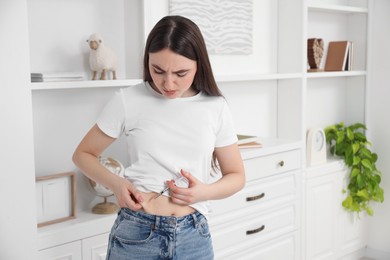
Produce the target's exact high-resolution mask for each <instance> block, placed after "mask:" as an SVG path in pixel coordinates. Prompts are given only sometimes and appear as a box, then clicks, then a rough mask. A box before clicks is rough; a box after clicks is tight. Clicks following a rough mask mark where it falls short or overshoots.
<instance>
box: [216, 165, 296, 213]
mask: <svg viewBox="0 0 390 260" xmlns="http://www.w3.org/2000/svg"><path fill="white" fill-rule="evenodd" d="M297 178H298V173H297V172H289V173H286V174H283V175H277V176H274V177H269V178H265V179H260V180H256V181H252V182H249V183H248V184H247V186H246V187H245V188H244V189H243V190H241V191H240V192H238V193H236V194H234V195H233V196H231V197H229V198H226V199H223V200H216V201H212V202H211V208H212V212H213V218H214V217H218V215H220V214H223V213H226V212H233V211H237V210H239V209H241V208H244V207H248V206H256V205H258V206H259V207H261V206H263V205H275V203H280V202H285V201H291V200H294V199H295V198H296V196H295V194H296V190H297Z"/></svg>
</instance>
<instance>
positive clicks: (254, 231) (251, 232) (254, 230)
mask: <svg viewBox="0 0 390 260" xmlns="http://www.w3.org/2000/svg"><path fill="white" fill-rule="evenodd" d="M264 229H265V226H264V225H262V226H261V227H259V228H256V229H252V230H247V231H246V234H247V235H252V234H256V233H259V232H261V231H263V230H264Z"/></svg>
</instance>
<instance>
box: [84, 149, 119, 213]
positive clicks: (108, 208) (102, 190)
mask: <svg viewBox="0 0 390 260" xmlns="http://www.w3.org/2000/svg"><path fill="white" fill-rule="evenodd" d="M99 162H100V164H102V165H103V166H104V167H106V168H107V169H108V170H109V171H110V172H112V173H113V174H116V175H118V176H121V177H123V176H124V173H125V167H124V166H123V165H122V163H121V162H120V161H118V160H116V159H114V158H111V157H103V156H100V157H99ZM88 182H89V184H90V186H91V188H92V190H93V191H94V192H95V194H96V195H97V196H99V197H103V199H104V201H103V202H101V203H98V204H96V205H95V206H94V207H93V208H92V212H93V213H96V214H111V213H115V212H117V211H118V209H119V207H118V205H116V204H115V203H113V202H108V201H107V198H108V197H110V196H112V195H114V193H113V192H112V191H111V190H110V189H109V188H107V187H105V186H103V185H102V184H100V183H97V182H95V181H93V180H91V179H88Z"/></svg>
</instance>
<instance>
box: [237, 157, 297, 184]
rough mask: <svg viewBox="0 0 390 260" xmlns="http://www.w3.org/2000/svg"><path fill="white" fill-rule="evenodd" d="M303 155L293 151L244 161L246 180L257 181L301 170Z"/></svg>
mask: <svg viewBox="0 0 390 260" xmlns="http://www.w3.org/2000/svg"><path fill="white" fill-rule="evenodd" d="M300 163H301V153H300V151H299V150H291V151H286V152H281V153H276V154H270V155H265V156H262V157H257V158H253V159H248V160H244V166H245V173H246V180H247V181H251V180H256V179H259V178H263V177H266V176H269V175H272V174H276V173H281V172H286V171H291V170H295V169H298V168H300Z"/></svg>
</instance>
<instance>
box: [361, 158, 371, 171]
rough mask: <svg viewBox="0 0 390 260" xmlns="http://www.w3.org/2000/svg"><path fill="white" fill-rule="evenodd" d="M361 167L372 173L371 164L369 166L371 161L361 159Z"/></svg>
mask: <svg viewBox="0 0 390 260" xmlns="http://www.w3.org/2000/svg"><path fill="white" fill-rule="evenodd" d="M362 165H363V166H364V167H365V168H366V169H368V170H369V171H372V169H373V168H372V164H371V161H370V160H368V159H363V160H362Z"/></svg>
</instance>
